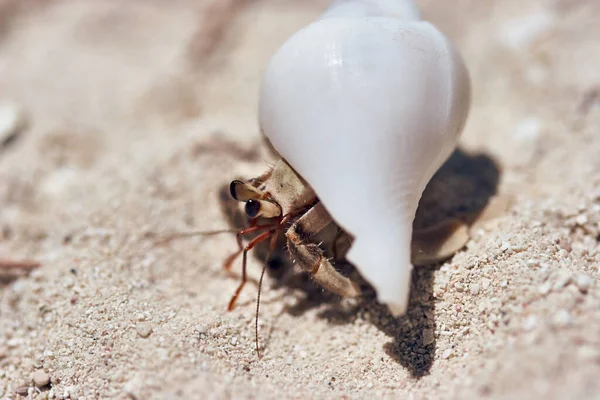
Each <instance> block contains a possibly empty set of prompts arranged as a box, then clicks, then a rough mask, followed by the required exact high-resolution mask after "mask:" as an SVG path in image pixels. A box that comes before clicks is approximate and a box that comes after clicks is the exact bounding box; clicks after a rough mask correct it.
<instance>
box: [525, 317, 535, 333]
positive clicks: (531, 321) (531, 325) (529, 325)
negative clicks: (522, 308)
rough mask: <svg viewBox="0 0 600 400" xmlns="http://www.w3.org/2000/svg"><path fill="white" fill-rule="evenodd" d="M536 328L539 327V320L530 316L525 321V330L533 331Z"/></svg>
mask: <svg viewBox="0 0 600 400" xmlns="http://www.w3.org/2000/svg"><path fill="white" fill-rule="evenodd" d="M536 326H537V319H536V318H535V316H533V315H530V316H529V317H527V319H526V320H525V323H524V324H523V329H524V330H526V331H531V330H533V329H535V327H536Z"/></svg>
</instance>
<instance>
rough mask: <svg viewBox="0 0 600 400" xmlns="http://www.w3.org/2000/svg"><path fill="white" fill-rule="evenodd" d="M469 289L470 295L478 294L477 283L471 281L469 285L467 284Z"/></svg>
mask: <svg viewBox="0 0 600 400" xmlns="http://www.w3.org/2000/svg"><path fill="white" fill-rule="evenodd" d="M469 290H470V291H471V294H472V295H477V294H479V290H480V288H479V285H478V284H476V283H472V284H471V285H469Z"/></svg>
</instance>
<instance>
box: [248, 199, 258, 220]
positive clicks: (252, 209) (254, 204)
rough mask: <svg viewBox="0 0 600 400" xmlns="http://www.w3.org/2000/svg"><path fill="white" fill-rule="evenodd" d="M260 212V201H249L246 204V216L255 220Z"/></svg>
mask: <svg viewBox="0 0 600 400" xmlns="http://www.w3.org/2000/svg"><path fill="white" fill-rule="evenodd" d="M259 212H260V201H256V200H248V201H247V202H246V215H247V216H249V217H250V218H255V217H256V216H258V213H259Z"/></svg>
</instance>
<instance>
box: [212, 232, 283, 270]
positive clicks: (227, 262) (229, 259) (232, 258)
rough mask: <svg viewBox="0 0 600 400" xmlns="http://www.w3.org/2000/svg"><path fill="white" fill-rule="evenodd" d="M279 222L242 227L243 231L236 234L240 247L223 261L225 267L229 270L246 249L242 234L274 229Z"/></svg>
mask: <svg viewBox="0 0 600 400" xmlns="http://www.w3.org/2000/svg"><path fill="white" fill-rule="evenodd" d="M278 224H279V222H276V223H274V224H268V225H254V226H250V227H249V228H246V229H242V230H241V231H239V232H238V233H237V234H236V235H235V238H236V240H237V244H238V248H239V249H238V250H237V251H236V252H235V253H233V254H232V255H230V256H229V257H227V259H226V260H225V262H224V263H223V268H224V269H226V270H228V271H229V270H230V269H231V265H232V264H233V262H234V261H235V259H236V258H237V257H238V256H239V255H240V254H241V253H242V252H243V251H244V244H243V243H242V236H244V235H247V234H249V233H253V232H257V231H260V230H263V229H272V228H275V227H276V226H277V225H278Z"/></svg>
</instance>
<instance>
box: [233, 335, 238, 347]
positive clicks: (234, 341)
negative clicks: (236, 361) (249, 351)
mask: <svg viewBox="0 0 600 400" xmlns="http://www.w3.org/2000/svg"><path fill="white" fill-rule="evenodd" d="M237 341H238V338H237V336H234V337H232V338H231V344H232V345H234V346H235V345H236V344H237Z"/></svg>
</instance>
